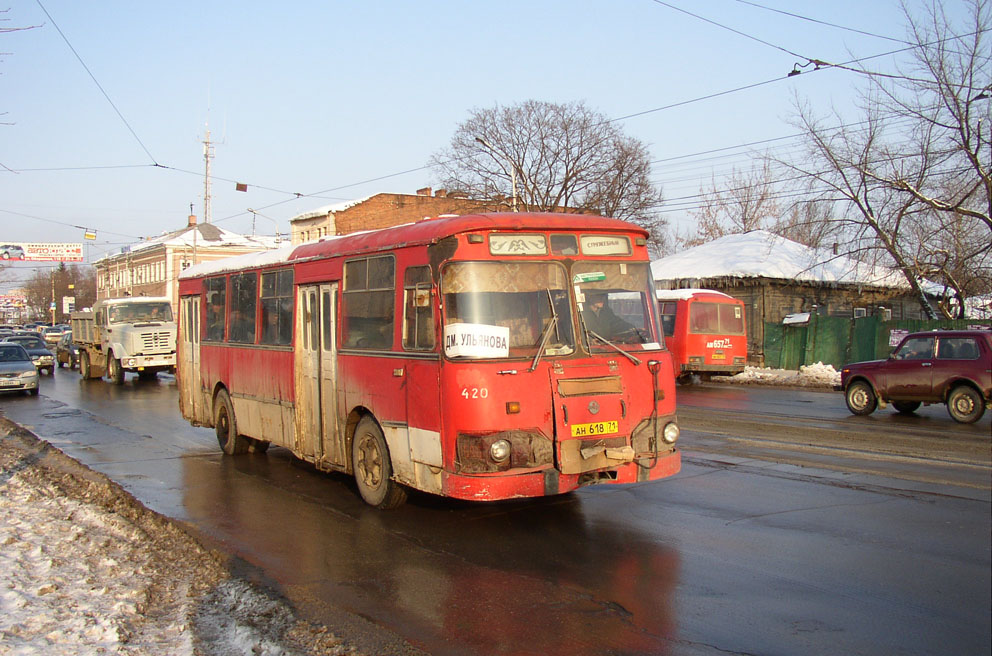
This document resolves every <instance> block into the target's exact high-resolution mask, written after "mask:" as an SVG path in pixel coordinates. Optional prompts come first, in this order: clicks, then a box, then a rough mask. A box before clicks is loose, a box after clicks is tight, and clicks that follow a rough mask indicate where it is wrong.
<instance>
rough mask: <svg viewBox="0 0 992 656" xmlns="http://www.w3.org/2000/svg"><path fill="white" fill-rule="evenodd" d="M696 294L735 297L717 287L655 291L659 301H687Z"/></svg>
mask: <svg viewBox="0 0 992 656" xmlns="http://www.w3.org/2000/svg"><path fill="white" fill-rule="evenodd" d="M696 294H715V295H717V296H723V297H725V298H733V296H731V295H730V294H724V293H723V292H718V291H717V290H715V289H659V290H658V291H656V292H655V296H656V297H657V298H658V300H659V301H687V300H689V299H690V298H692V297H693V296H695V295H696Z"/></svg>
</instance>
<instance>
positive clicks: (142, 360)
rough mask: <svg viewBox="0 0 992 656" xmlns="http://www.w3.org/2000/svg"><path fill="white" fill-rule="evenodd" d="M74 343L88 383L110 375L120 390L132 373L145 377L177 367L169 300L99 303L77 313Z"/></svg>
mask: <svg viewBox="0 0 992 656" xmlns="http://www.w3.org/2000/svg"><path fill="white" fill-rule="evenodd" d="M72 340H73V341H74V342H76V344H77V345H78V347H79V372H80V373H81V374H82V376H83V378H100V377H102V376H103V375H104V373H106V374H108V375H109V377H110V380H111V382H113V383H114V384H116V385H120V384H122V383H123V382H124V373H125V372H127V371H133V372H137V373H138V375H139V376H141V377H142V378H144V377H151V376H154V375H155V374H157V373H158V372H159V371H170V372H174V371H175V368H176V323H175V321H174V320H173V316H172V305H171V304H170V302H169V299H167V298H164V297H150V296H133V297H127V298H110V299H103V300H99V301H97V302H96V303H95V304H94V305H93V309H92V310H91V311H89V312H74V313H73V314H72Z"/></svg>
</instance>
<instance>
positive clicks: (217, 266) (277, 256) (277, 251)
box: [179, 244, 299, 280]
mask: <svg viewBox="0 0 992 656" xmlns="http://www.w3.org/2000/svg"><path fill="white" fill-rule="evenodd" d="M298 247H299V244H290V245H288V246H283V247H281V248H274V249H272V250H268V251H256V252H254V253H245V254H244V255H235V256H233V257H225V258H222V259H220V260H210V261H209V262H200V263H199V264H194V265H193V266H191V267H189V268H188V269H186V270H185V271H183V272H182V273H180V274H179V279H180V280H186V279H187V278H198V277H200V276H208V275H211V274H214V273H224V272H227V271H238V270H240V269H247V268H251V267H262V266H267V265H270V264H281V263H283V262H288V261H289V256H290V255H292V253H293V251H294V250H296V249H297V248H298Z"/></svg>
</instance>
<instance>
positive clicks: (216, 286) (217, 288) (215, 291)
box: [203, 277, 227, 342]
mask: <svg viewBox="0 0 992 656" xmlns="http://www.w3.org/2000/svg"><path fill="white" fill-rule="evenodd" d="M203 287H204V288H205V289H206V290H207V291H206V297H207V300H206V306H207V307H206V313H207V320H206V321H205V322H204V327H205V328H206V335H204V336H203V339H205V340H207V341H211V342H221V341H224V318H225V313H226V311H227V279H226V278H224V277H219V278H207V279H206V280H204V281H203Z"/></svg>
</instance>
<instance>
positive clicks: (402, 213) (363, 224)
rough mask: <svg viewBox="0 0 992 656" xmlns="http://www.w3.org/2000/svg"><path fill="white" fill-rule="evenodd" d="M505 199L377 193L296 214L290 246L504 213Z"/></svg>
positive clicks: (419, 192) (422, 192)
mask: <svg viewBox="0 0 992 656" xmlns="http://www.w3.org/2000/svg"><path fill="white" fill-rule="evenodd" d="M508 209H509V208H508V206H507V202H506V199H493V200H472V199H470V198H464V197H461V196H458V195H455V194H449V193H447V192H446V191H445V190H443V189H438V190H437V192H434V193H433V194H432V190H431V188H430V187H425V188H424V189H418V190H417V193H416V195H412V194H388V193H381V194H375V195H374V196H369V197H368V198H362V199H359V200H353V201H347V202H344V203H337V204H335V205H327V206H324V207H320V208H317V209H316V210H313V211H311V212H305V213H303V214H298V215H297V216H295V217H293V218H292V219H290V221H289V225H290V231H291V234H292V242H293V243H294V244H302V243H303V242H307V241H314V240H316V239H320V238H321V237H326V236H328V235H346V234H348V233H351V232H358V231H360V230H375V229H377V228H388V227H390V226H394V225H400V224H403V223H411V222H413V221H417V220H419V219H422V218H424V217H426V216H439V215H441V214H468V213H471V212H500V211H502V212H505V211H507V210H508Z"/></svg>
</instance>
